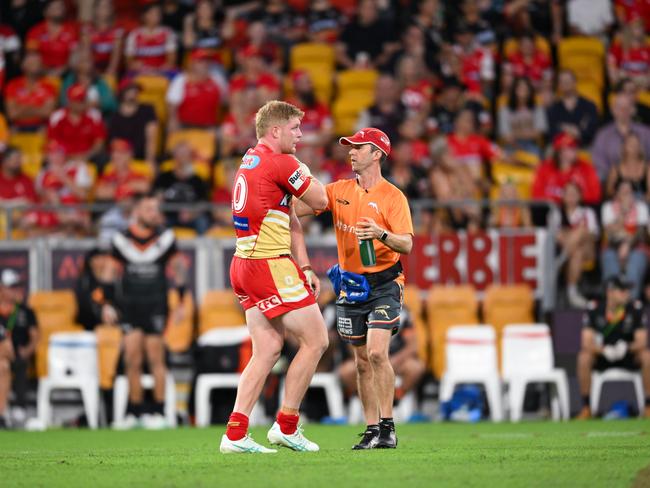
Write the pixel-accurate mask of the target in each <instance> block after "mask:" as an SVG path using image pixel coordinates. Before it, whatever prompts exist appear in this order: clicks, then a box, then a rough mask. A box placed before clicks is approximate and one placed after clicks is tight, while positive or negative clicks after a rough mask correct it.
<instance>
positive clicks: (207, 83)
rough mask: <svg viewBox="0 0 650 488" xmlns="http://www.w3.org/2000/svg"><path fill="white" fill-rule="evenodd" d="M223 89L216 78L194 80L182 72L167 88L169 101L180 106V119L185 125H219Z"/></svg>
mask: <svg viewBox="0 0 650 488" xmlns="http://www.w3.org/2000/svg"><path fill="white" fill-rule="evenodd" d="M222 98H223V89H222V88H221V86H220V84H219V81H218V80H217V79H216V78H206V79H204V80H193V79H190V78H189V77H188V76H187V75H185V74H183V73H181V74H179V75H177V76H176V77H175V78H174V79H173V81H172V82H171V84H170V85H169V89H168V90H167V103H169V104H171V105H176V106H177V107H178V109H177V110H178V120H180V122H181V123H182V124H184V125H191V126H198V127H209V126H215V125H217V115H218V112H219V107H220V106H221V102H222Z"/></svg>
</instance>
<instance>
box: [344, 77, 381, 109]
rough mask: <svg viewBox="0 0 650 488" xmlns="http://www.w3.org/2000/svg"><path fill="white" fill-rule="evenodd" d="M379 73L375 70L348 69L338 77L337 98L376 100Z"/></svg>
mask: <svg viewBox="0 0 650 488" xmlns="http://www.w3.org/2000/svg"><path fill="white" fill-rule="evenodd" d="M377 78H379V72H377V71H376V70H374V69H348V70H344V71H341V72H339V73H338V75H337V76H336V97H337V98H341V99H359V98H361V99H368V98H370V101H371V102H372V100H374V96H375V95H374V93H375V84H376V83H377Z"/></svg>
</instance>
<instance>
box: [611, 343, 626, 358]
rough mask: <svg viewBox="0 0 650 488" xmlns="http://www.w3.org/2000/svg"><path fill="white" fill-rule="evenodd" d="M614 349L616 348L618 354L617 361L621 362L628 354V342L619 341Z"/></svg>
mask: <svg viewBox="0 0 650 488" xmlns="http://www.w3.org/2000/svg"><path fill="white" fill-rule="evenodd" d="M614 347H615V348H616V354H617V356H618V357H617V358H616V359H617V360H621V359H623V358H624V357H625V354H626V353H627V342H625V341H623V340H619V341H617V342H616V344H614Z"/></svg>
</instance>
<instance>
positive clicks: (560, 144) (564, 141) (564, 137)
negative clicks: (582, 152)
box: [553, 132, 578, 151]
mask: <svg viewBox="0 0 650 488" xmlns="http://www.w3.org/2000/svg"><path fill="white" fill-rule="evenodd" d="M565 147H572V148H576V147H578V141H577V139H576V138H575V137H573V136H572V135H571V134H567V133H566V132H560V133H559V134H558V135H556V136H555V139H553V149H555V150H556V151H558V150H560V149H562V148H565Z"/></svg>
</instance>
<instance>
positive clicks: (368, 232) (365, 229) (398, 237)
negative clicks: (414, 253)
mask: <svg viewBox="0 0 650 488" xmlns="http://www.w3.org/2000/svg"><path fill="white" fill-rule="evenodd" d="M384 232H386V234H387V236H386V238H385V239H384V240H383V241H382V242H383V243H384V244H386V245H387V246H388V247H390V248H391V249H392V250H393V251H395V252H398V253H400V254H409V253H410V252H411V250H412V249H413V236H412V235H411V234H394V233H393V232H390V231H388V230H387V229H382V228H381V227H379V226H378V225H377V223H376V222H375V221H374V220H373V219H371V218H370V217H361V221H359V222H357V224H356V233H357V237H358V238H359V239H361V240H368V239H379V238H380V237H381V236H382V235H383V234H384Z"/></svg>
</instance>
